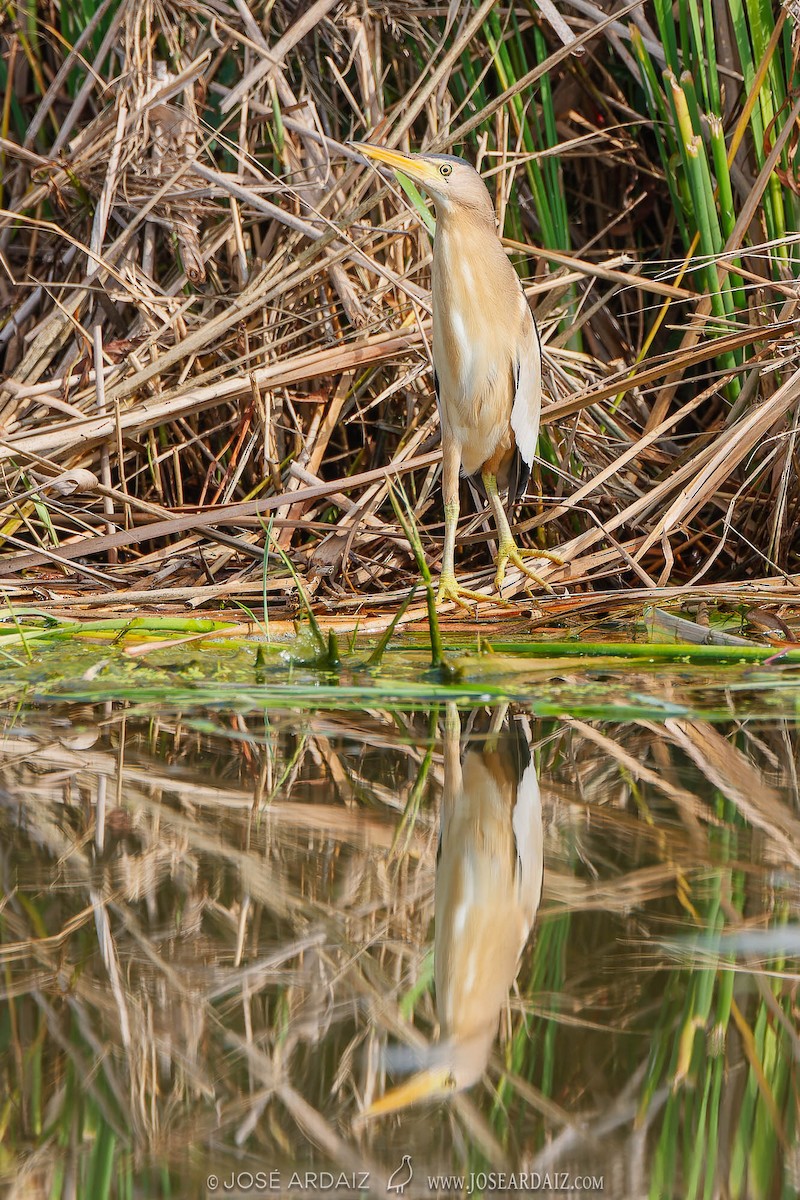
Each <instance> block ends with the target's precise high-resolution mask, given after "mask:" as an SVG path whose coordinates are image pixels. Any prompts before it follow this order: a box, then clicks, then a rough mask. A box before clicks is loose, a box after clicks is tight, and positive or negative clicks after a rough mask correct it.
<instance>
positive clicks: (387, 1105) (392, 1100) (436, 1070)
mask: <svg viewBox="0 0 800 1200" xmlns="http://www.w3.org/2000/svg"><path fill="white" fill-rule="evenodd" d="M496 1028H497V1026H496V1023H495V1024H494V1025H487V1026H485V1027H483V1028H481V1029H479V1030H477V1032H475V1033H473V1034H472V1035H471V1036H469V1037H467V1038H463V1039H459V1040H456V1039H453V1038H447V1039H445V1040H444V1041H443V1042H439V1043H437V1044H435V1045H432V1046H428V1047H427V1048H426V1049H425V1050H423V1051H422V1052H421V1053H422V1059H423V1062H424V1067H423V1069H422V1070H421V1071H417V1072H416V1073H415V1074H414V1075H411V1076H410V1077H409V1078H408V1079H406V1080H405V1081H404V1082H403V1083H401V1084H399V1086H398V1087H395V1088H391V1089H390V1090H389V1091H388V1092H386V1093H385V1094H384V1095H383V1096H380V1097H379V1098H378V1099H377V1100H375V1101H374V1103H372V1104H371V1105H370V1106H369V1108H368V1109H366V1111H365V1112H364V1113H363V1114H362V1119H365V1120H366V1119H368V1118H370V1117H380V1116H385V1115H387V1114H388V1113H395V1112H400V1111H401V1110H402V1109H404V1108H409V1107H410V1106H411V1105H413V1104H420V1103H422V1102H424V1101H426V1100H444V1099H446V1098H447V1097H449V1096H454V1095H455V1094H456V1093H457V1092H462V1091H464V1089H465V1088H468V1087H472V1085H473V1084H475V1083H477V1082H478V1080H479V1079H480V1078H481V1077H482V1075H483V1073H484V1071H485V1070H486V1064H487V1062H488V1061H489V1055H490V1054H491V1050H492V1043H493V1041H494V1034H495V1032H496ZM399 1049H403V1050H404V1049H405V1048H400V1047H395V1051H397V1050H399ZM417 1054H418V1052H415V1057H416V1056H417ZM387 1057H390V1058H391V1059H395V1060H397V1061H402V1060H403V1059H404V1058H405V1054H397V1053H394V1054H391V1055H388V1054H387Z"/></svg>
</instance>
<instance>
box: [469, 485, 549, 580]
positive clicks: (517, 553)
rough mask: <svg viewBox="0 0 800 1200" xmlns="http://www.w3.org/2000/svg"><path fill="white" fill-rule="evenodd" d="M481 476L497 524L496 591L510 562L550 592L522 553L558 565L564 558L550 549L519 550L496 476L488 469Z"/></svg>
mask: <svg viewBox="0 0 800 1200" xmlns="http://www.w3.org/2000/svg"><path fill="white" fill-rule="evenodd" d="M481 478H482V480H483V486H484V488H485V489H486V495H487V498H488V500H489V506H490V507H491V510H492V512H493V513H494V519H495V522H496V524H497V536H498V546H497V572H496V574H495V577H494V586H495V587H496V588H497V590H498V592H499V591H501V589H502V587H503V580H504V579H505V574H506V566H507V564H508V563H511V565H512V566H514V567H518V568H519V569H520V571H523V572H524V573H525V574H526V575H527V576H528V577H529V578H530V579H533V580H534V581H535V582H536V583H538V584H539V586H540V587H543V588H545V589H546V590H547V591H548V592H550V593H551V594H552V591H553V589H552V588H551V586H550V584H549V583H547V582H546V580H544V579H542V578H541V576H539V575H537V574H536V572H535V571H532V570H531V568H530V567H529V566H528V565H527V564H526V563H525V561H524V559H523V557H522V555H523V554H533V555H536V556H537V557H538V558H549V559H550V561H551V562H554V563H557V564H558V565H559V566H561V565H563V562H564V560H563V559H562V558H559V556H558V555H557V554H553V553H552V552H551V551H550V550H537V549H531V550H520V549H519V547H518V546H517V543H516V542H515V541H514V537H513V535H512V533H511V527H510V525H509V523H508V517H507V516H506V510H505V508H504V507H503V502H502V500H501V499H500V494H499V492H498V491H497V478H496V476H495V475H493V474H491V473H490V472H489V471H484V473H483V474H482V476H481Z"/></svg>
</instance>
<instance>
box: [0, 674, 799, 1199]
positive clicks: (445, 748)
mask: <svg viewBox="0 0 800 1200" xmlns="http://www.w3.org/2000/svg"><path fill="white" fill-rule="evenodd" d="M670 694H673V693H670ZM540 714H541V706H540V705H537V704H535V703H533V702H531V703H526V702H525V701H524V700H521V701H520V702H518V703H517V702H515V703H511V704H509V703H506V702H500V701H497V702H495V703H489V704H486V703H479V702H477V699H476V697H471V698H470V697H467V699H466V700H464V699H462V700H461V701H460V702H459V703H458V704H456V703H454V702H452V701H446V700H445V701H443V702H441V703H424V702H416V703H408V702H405V703H399V702H398V703H396V704H395V703H389V702H387V701H386V700H385V699H384V700H381V699H378V698H376V701H375V704H374V706H371V707H364V708H359V707H357V706H355V705H354V704H353V703H350V702H348V704H347V706H346V708H337V705H336V697H335V692H333V693H332V694H328V696H327V699H326V702H325V705H324V706H322V705H320V706H318V707H314V706H313V705H311V704H309V703H308V702H307V701H306V702H305V704H304V707H303V708H302V709H292V708H291V707H280V706H279V705H276V704H271V705H270V706H269V707H266V708H263V707H262V708H261V709H258V708H252V707H250V708H248V707H244V708H242V707H237V706H236V705H233V704H232V705H230V706H225V705H223V706H220V705H217V706H214V707H209V706H206V705H204V704H198V705H194V706H193V705H190V704H187V705H185V706H183V705H181V706H175V705H173V704H160V705H153V704H152V703H149V702H146V703H136V702H135V701H133V700H131V699H130V698H128V699H126V700H115V701H109V700H104V701H98V702H97V703H93V702H89V701H86V702H82V703H79V702H67V701H60V702H59V701H56V700H52V701H50V702H48V703H46V704H45V703H35V702H34V703H28V704H25V705H21V704H20V703H19V702H18V701H17V700H8V701H6V702H5V704H4V706H3V711H2V721H1V722H0V732H1V733H2V742H1V743H0V751H1V755H2V756H1V758H0V768H1V769H2V775H1V776H0V822H2V826H1V829H2V838H1V842H0V844H1V846H2V848H1V849H0V885H1V887H2V908H1V909H0V938H1V939H2V940H1V942H0V965H2V972H0V989H1V992H0V994H1V995H2V1001H1V1002H0V1072H1V1074H0V1132H2V1141H0V1154H1V1155H2V1157H1V1158H0V1171H1V1172H2V1176H0V1177H2V1179H3V1180H4V1183H5V1186H6V1187H7V1188H8V1194H9V1195H10V1196H14V1197H23V1196H25V1197H33V1196H36V1197H39V1196H53V1197H62V1196H63V1197H68V1196H74V1197H78V1198H80V1200H83V1198H84V1197H85V1198H88V1200H95V1197H97V1198H98V1200H99V1198H101V1197H104V1196H107V1195H108V1196H119V1197H146V1198H148V1200H156V1198H160V1197H210V1196H212V1195H215V1196H221V1195H224V1196H259V1195H282V1196H287V1195H288V1196H306V1197H309V1196H316V1195H321V1194H326V1195H329V1196H355V1195H378V1196H385V1195H387V1194H388V1195H398V1194H405V1196H412V1197H417V1196H419V1197H427V1196H436V1195H465V1194H472V1195H487V1196H489V1195H501V1194H507V1195H536V1196H556V1195H559V1196H563V1195H573V1196H585V1197H597V1196H605V1197H614V1198H617V1197H620V1198H621V1197H636V1198H638V1197H646V1196H648V1195H649V1196H655V1197H672V1196H675V1197H686V1196H708V1197H716V1196H720V1197H722V1196H726V1197H727V1196H732V1197H754V1198H758V1197H762V1196H763V1197H782V1198H783V1197H786V1198H787V1200H788V1197H794V1196H796V1194H797V1192H798V1188H799V1187H800V1157H799V1156H798V1119H799V1118H798V1050H799V1049H800V1041H799V1040H798V1033H797V1015H798V1007H797V984H798V953H799V952H800V920H799V919H798V910H799V909H800V801H799V798H798V779H797V772H798V740H799V738H800V734H799V733H798V727H797V724H796V722H795V720H794V719H791V720H787V719H785V718H781V717H776V716H770V715H769V714H768V713H767V714H765V715H763V716H760V717H759V716H756V717H749V718H743V717H735V716H732V717H731V718H730V719H728V720H719V719H715V720H713V721H712V720H710V719H706V718H703V717H702V716H697V715H694V716H686V715H666V716H665V717H662V718H660V719H656V718H655V717H653V716H652V715H649V716H648V715H642V716H640V717H638V718H631V719H629V720H626V721H618V720H617V721H613V720H608V719H606V720H601V719H594V718H592V719H586V718H584V717H576V716H572V715H569V709H568V708H566V707H565V709H564V712H563V715H560V716H547V717H543V716H542V715H540ZM717 717H718V714H717ZM404 1182H405V1183H406V1186H405V1191H404V1193H403V1192H401V1191H400V1189H401V1188H402V1187H403V1184H404ZM387 1186H388V1187H390V1188H391V1189H392V1190H390V1191H388V1192H387Z"/></svg>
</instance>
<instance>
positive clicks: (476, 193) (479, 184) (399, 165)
mask: <svg viewBox="0 0 800 1200" xmlns="http://www.w3.org/2000/svg"><path fill="white" fill-rule="evenodd" d="M355 148H356V149H357V150H359V151H360V152H361V154H363V155H364V157H365V158H369V159H371V160H372V161H373V162H379V163H382V164H383V165H384V166H387V167H391V168H392V170H393V171H400V172H401V173H402V174H403V175H405V176H407V178H408V179H411V180H412V181H413V182H414V183H416V184H417V186H418V187H421V188H423V189H424V190H425V191H426V192H427V193H428V195H429V196H430V197H431V198H432V200H433V202H434V204H435V205H436V210H437V212H440V213H441V212H444V213H448V212H451V211H458V210H462V211H463V210H466V209H472V210H476V211H478V212H479V213H481V214H482V215H484V216H487V217H489V218H490V219H491V220H492V221H493V220H494V207H493V205H492V198H491V196H490V195H489V192H488V189H487V187H486V184H485V183H484V182H483V180H482V179H481V177H480V175H479V174H478V172H477V171H476V170H475V168H474V167H471V166H470V165H469V163H468V162H465V161H464V159H463V158H456V157H455V155H453V154H403V153H402V151H400V150H387V149H386V148H385V147H383V146H373V145H372V144H371V143H370V142H360V143H357V144H355Z"/></svg>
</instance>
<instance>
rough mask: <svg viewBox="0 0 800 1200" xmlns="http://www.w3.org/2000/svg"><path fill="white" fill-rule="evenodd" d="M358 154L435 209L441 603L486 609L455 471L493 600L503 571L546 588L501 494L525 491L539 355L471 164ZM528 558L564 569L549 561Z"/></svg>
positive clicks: (535, 426)
mask: <svg viewBox="0 0 800 1200" xmlns="http://www.w3.org/2000/svg"><path fill="white" fill-rule="evenodd" d="M358 148H359V149H360V150H361V152H362V154H364V155H366V157H367V158H370V159H374V160H375V161H376V162H380V163H384V164H385V165H386V166H389V167H392V168H393V169H394V170H395V171H400V172H402V174H404V175H406V176H407V177H408V178H409V179H411V180H413V181H414V183H416V184H419V186H420V187H421V188H424V189H425V191H426V192H428V194H429V195H430V196H431V198H432V199H433V202H434V206H435V208H436V236H435V238H434V243H433V278H432V291H433V367H434V383H435V386H436V400H437V403H438V406H439V418H440V423H441V430H442V491H443V493H444V517H445V533H444V556H443V559H442V573H441V577H440V580H439V591H438V600H439V601H442V600H455V601H456V602H457V603H459V604H464V603H465V598H467V599H470V600H485V599H486V597H485V596H484V595H482V594H481V593H480V592H470V591H468V590H467V589H466V588H462V587H461V586H460V585H459V584H458V582H457V580H456V575H455V542H456V526H457V524H458V477H459V472H460V471H463V473H464V474H465V475H474V476H479V477H480V480H481V482H482V485H483V491H484V492H485V493H486V497H487V499H488V501H489V505H490V507H491V510H492V513H493V515H494V519H495V522H496V524H497V534H498V547H497V572H496V574H495V586H496V587H497V589H498V591H499V590H500V588H501V587H502V585H503V579H504V577H505V571H506V566H507V564H508V563H512V564H513V565H514V566H515V567H519V569H520V570H521V571H523V572H524V573H525V574H526V575H529V576H530V577H531V578H532V579H534V580H536V582H537V583H539V584H543V580H541V579H540V578H539V576H538V575H537V574H536V573H535V572H534V571H532V570H531V569H530V568H529V567H528V566H527V565H526V564H525V562H524V560H523V558H522V552H521V551H520V550H519V548H518V547H517V545H516V542H515V541H514V538H513V537H512V534H511V529H510V527H509V524H508V518H507V516H506V512H505V508H504V506H503V502H502V500H501V498H500V494H499V492H500V491H507V492H508V500H509V503H510V504H513V503H514V502H515V501H516V500H518V499H519V498H520V497H521V496H522V494H523V492H524V491H525V488H526V486H527V483H528V478H529V476H530V472H531V467H532V465H533V459H534V455H535V453H536V441H537V438H538V436H539V417H540V415H541V409H542V352H541V347H540V344H539V335H538V333H537V331H536V325H535V323H534V320H533V315H532V313H531V310H530V308H529V306H528V302H527V300H526V298H525V293H524V292H523V290H522V284H521V283H520V280H519V276H518V275H517V273H516V271H515V270H514V268H513V266H512V265H511V263H510V262H509V260H508V258H507V256H506V253H505V251H504V249H503V246H502V243H501V241H500V238H499V237H498V234H497V224H496V221H495V215H494V207H493V205H492V200H491V197H490V195H489V192H488V190H487V188H486V185H485V183H484V182H483V180H482V179H481V177H480V175H479V174H478V172H477V171H476V170H475V169H474V168H473V167H471V166H470V165H469V163H466V162H464V160H463V159H461V158H454V157H453V156H452V155H450V154H401V153H400V152H399V151H398V150H385V149H384V148H383V147H382V146H372V145H369V144H363V143H362V144H361V145H359V147H358ZM526 553H533V554H538V555H540V556H541V557H544V558H549V559H551V560H553V561H555V562H561V559H559V558H558V557H557V556H556V555H553V554H550V553H548V552H547V551H542V550H533V551H526ZM543 586H547V585H546V584H543Z"/></svg>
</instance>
